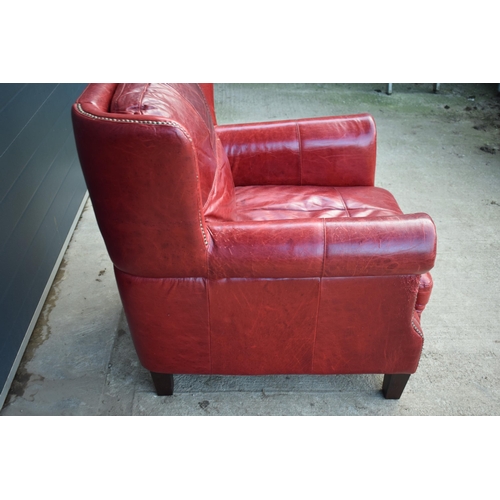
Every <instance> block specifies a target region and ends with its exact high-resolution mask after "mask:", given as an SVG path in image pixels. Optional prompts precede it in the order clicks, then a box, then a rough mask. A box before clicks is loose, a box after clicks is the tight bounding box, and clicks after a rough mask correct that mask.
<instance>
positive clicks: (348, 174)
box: [216, 114, 376, 186]
mask: <svg viewBox="0 0 500 500" xmlns="http://www.w3.org/2000/svg"><path fill="white" fill-rule="evenodd" d="M216 130H217V134H218V135H219V137H220V139H221V141H222V144H223V145H224V148H225V150H226V153H227V156H228V158H229V162H230V163H231V168H232V172H233V177H234V183H235V185H236V186H251V185H262V184H268V185H279V184H292V185H318V186H373V182H374V176H375V158H376V129H375V122H374V121H373V118H372V117H371V116H370V115H366V114H365V115H352V116H344V117H326V118H308V119H301V120H283V121H276V122H269V123H249V124H238V125H222V126H221V125H219V126H217V127H216Z"/></svg>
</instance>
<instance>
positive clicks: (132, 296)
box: [115, 269, 423, 375]
mask: <svg viewBox="0 0 500 500" xmlns="http://www.w3.org/2000/svg"><path fill="white" fill-rule="evenodd" d="M115 274H116V279H117V283H118V288H119V291H120V295H121V299H122V302H123V305H124V310H125V314H126V316H127V320H128V323H129V326H130V331H131V334H132V338H133V341H134V345H135V348H136V350H137V353H138V356H139V359H140V361H141V363H142V365H143V366H144V367H145V368H147V369H148V370H150V371H152V372H159V373H178V374H180V373H191V374H219V375H264V374H349V373H353V374H354V373H414V372H415V371H416V369H417V365H418V360H419V358H420V354H421V350H422V344H423V337H422V334H421V329H420V325H419V323H418V317H417V316H416V314H415V300H416V295H417V289H418V280H419V276H413V275H408V276H373V277H349V278H302V279H255V278H248V279H241V278H231V279H220V280H210V279H206V278H164V279H160V278H142V277H137V276H132V275H129V274H126V273H123V272H122V271H120V270H118V269H115Z"/></svg>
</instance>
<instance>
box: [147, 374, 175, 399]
mask: <svg viewBox="0 0 500 500" xmlns="http://www.w3.org/2000/svg"><path fill="white" fill-rule="evenodd" d="M150 373H151V378H152V379H153V384H154V385H155V389H156V394H158V396H172V394H173V393H174V376H173V375H172V374H171V373H155V372H150Z"/></svg>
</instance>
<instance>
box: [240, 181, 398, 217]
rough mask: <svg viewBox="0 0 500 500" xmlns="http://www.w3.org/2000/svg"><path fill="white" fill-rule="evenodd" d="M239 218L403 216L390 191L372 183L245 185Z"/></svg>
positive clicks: (241, 196) (241, 188) (241, 189)
mask: <svg viewBox="0 0 500 500" xmlns="http://www.w3.org/2000/svg"><path fill="white" fill-rule="evenodd" d="M235 197H236V220H285V219H308V218H336V217H383V216H391V215H401V214H402V211H401V209H400V208H399V205H398V204H397V202H396V200H395V199H394V196H392V194H391V193H389V191H387V190H385V189H382V188H376V187H372V186H367V187H364V186H362V187H329V186H241V187H236V188H235Z"/></svg>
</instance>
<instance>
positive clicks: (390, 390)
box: [382, 373, 410, 399]
mask: <svg viewBox="0 0 500 500" xmlns="http://www.w3.org/2000/svg"><path fill="white" fill-rule="evenodd" d="M409 378H410V374H408V373H398V374H396V375H384V383H383V384H382V392H383V393H384V397H385V399H399V398H400V397H401V394H403V391H404V388H405V386H406V382H408V379H409Z"/></svg>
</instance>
